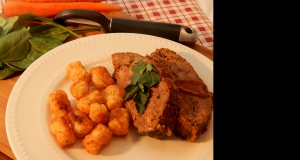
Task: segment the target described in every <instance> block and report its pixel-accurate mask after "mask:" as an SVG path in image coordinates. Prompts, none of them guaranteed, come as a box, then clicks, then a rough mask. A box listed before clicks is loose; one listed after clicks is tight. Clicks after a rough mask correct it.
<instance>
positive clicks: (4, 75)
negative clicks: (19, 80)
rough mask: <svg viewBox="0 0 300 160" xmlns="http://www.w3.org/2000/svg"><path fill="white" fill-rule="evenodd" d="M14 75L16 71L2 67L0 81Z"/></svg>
mask: <svg viewBox="0 0 300 160" xmlns="http://www.w3.org/2000/svg"><path fill="white" fill-rule="evenodd" d="M14 73H16V71H14V70H12V69H10V68H9V67H8V66H4V67H2V68H1V69H0V79H5V78H7V77H8V76H10V75H12V74H14Z"/></svg>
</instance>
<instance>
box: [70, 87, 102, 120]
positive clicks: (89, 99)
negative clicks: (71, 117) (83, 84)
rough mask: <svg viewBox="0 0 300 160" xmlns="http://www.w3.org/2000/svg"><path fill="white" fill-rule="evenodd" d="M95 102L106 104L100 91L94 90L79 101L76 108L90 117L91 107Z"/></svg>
mask: <svg viewBox="0 0 300 160" xmlns="http://www.w3.org/2000/svg"><path fill="white" fill-rule="evenodd" d="M94 102H97V103H100V104H102V103H105V99H104V97H103V95H102V93H101V92H100V91H99V90H94V91H92V92H91V93H89V94H87V95H85V96H84V97H82V98H80V99H78V100H77V101H76V107H77V109H78V110H80V111H82V112H83V113H84V114H86V115H88V114H89V113H90V105H91V104H92V103H94Z"/></svg>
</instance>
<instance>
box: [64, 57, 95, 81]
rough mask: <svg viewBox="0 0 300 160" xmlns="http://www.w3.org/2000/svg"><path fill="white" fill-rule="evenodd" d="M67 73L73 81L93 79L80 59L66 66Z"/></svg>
mask: <svg viewBox="0 0 300 160" xmlns="http://www.w3.org/2000/svg"><path fill="white" fill-rule="evenodd" d="M66 71H67V75H68V77H69V78H70V79H71V80H72V81H73V82H78V81H79V80H83V81H86V82H90V81H91V75H90V74H89V73H88V72H87V71H86V70H85V69H84V67H83V65H82V63H81V62H80V61H75V62H72V63H69V64H68V65H67V67H66Z"/></svg>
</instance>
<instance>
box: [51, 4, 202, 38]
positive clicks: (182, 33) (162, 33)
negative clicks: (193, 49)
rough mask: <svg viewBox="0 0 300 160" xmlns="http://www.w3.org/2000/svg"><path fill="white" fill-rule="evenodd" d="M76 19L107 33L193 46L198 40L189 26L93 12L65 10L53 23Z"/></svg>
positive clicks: (195, 33)
mask: <svg viewBox="0 0 300 160" xmlns="http://www.w3.org/2000/svg"><path fill="white" fill-rule="evenodd" d="M74 18H76V19H86V20H90V21H93V22H96V23H98V24H100V25H101V26H102V27H103V28H104V30H105V33H116V32H126V33H140V34H148V35H153V36H158V37H162V38H166V39H169V40H172V41H175V42H179V43H183V44H193V43H195V42H196V41H197V39H198V34H197V32H196V31H195V30H194V29H193V28H191V27H188V26H183V25H178V24H172V23H163V22H152V21H145V20H132V19H124V18H114V17H113V18H111V19H108V18H106V17H105V16H104V15H103V14H101V13H99V12H95V11H91V10H82V9H69V10H65V11H62V12H60V13H59V14H57V15H56V16H55V17H54V18H53V21H54V22H56V23H59V24H62V25H63V24H64V23H65V21H66V20H70V19H74Z"/></svg>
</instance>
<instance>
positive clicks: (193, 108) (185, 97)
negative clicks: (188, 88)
mask: <svg viewBox="0 0 300 160" xmlns="http://www.w3.org/2000/svg"><path fill="white" fill-rule="evenodd" d="M149 58H151V59H153V60H154V61H157V62H159V63H160V64H162V65H163V66H161V67H163V68H164V71H165V72H166V73H168V74H171V75H172V77H173V81H174V82H176V81H181V80H184V81H185V82H197V84H202V89H203V93H204V96H195V95H193V94H190V93H188V92H183V91H181V90H180V91H179V98H178V99H177V101H176V107H177V108H178V117H177V122H176V125H175V127H174V132H175V135H176V136H178V137H181V138H182V139H187V140H188V141H190V142H195V141H196V139H197V137H198V136H199V135H200V134H202V133H204V132H205V131H206V130H207V125H208V122H209V121H210V119H211V115H212V106H213V103H212V98H211V94H210V93H209V91H208V89H207V86H206V85H205V84H204V82H203V81H202V79H201V78H200V77H199V76H198V74H197V73H196V71H195V70H194V68H193V67H192V66H191V64H190V63H189V62H188V61H187V60H186V59H185V58H183V57H181V56H180V55H178V54H177V53H176V52H174V51H172V50H170V49H167V48H159V49H156V50H155V51H154V52H153V53H151V55H150V56H149ZM175 84H176V83H175Z"/></svg>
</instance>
